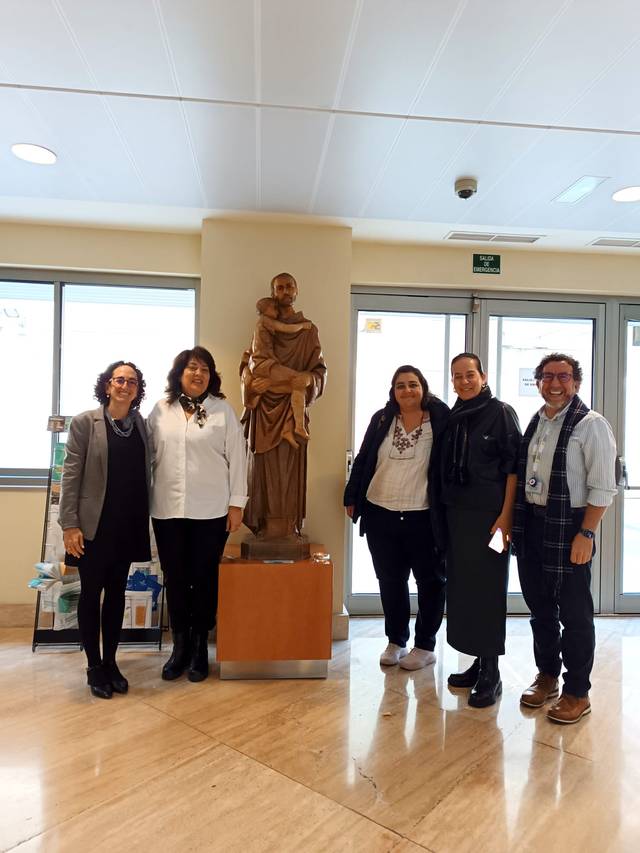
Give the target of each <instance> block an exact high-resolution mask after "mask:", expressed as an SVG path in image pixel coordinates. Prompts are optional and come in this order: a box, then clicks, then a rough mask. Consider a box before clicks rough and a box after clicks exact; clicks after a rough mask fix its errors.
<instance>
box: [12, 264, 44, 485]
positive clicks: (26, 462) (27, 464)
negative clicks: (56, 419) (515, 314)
mask: <svg viewBox="0 0 640 853" xmlns="http://www.w3.org/2000/svg"><path fill="white" fill-rule="evenodd" d="M53 297H54V290H53V285H51V284H32V283H31V282H22V281H20V282H0V364H2V370H1V371H0V396H1V399H2V400H3V401H4V403H3V408H4V412H5V415H4V416H3V417H2V418H0V468H45V469H46V468H48V467H49V457H50V453H51V433H48V432H47V418H48V416H49V415H50V414H51V400H52V385H53V362H52V354H53V316H54V314H53V312H54V307H53ZM12 401H13V402H14V404H15V405H14V406H12Z"/></svg>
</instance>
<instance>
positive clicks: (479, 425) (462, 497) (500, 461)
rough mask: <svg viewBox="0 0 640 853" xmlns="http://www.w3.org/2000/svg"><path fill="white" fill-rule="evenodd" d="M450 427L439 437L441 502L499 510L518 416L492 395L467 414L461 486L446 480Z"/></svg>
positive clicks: (514, 460)
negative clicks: (464, 475)
mask: <svg viewBox="0 0 640 853" xmlns="http://www.w3.org/2000/svg"><path fill="white" fill-rule="evenodd" d="M453 435H454V430H453V428H452V426H451V425H449V426H448V427H447V430H446V431H445V434H444V439H443V445H444V446H443V452H442V460H443V469H442V501H443V503H445V504H446V505H447V506H458V507H461V508H464V509H486V510H492V511H494V512H496V513H499V512H500V510H501V509H502V504H503V502H504V491H505V484H506V481H507V475H508V474H515V473H516V470H517V464H518V448H519V445H520V435H521V433H520V424H519V422H518V416H517V415H516V413H515V412H514V410H513V409H512V408H511V406H509V405H508V404H507V403H503V402H501V401H500V400H497V399H496V398H495V397H493V398H492V399H491V400H490V401H489V404H488V405H487V406H486V407H485V408H484V409H482V411H480V412H478V413H477V414H476V415H471V416H470V418H469V423H468V440H469V453H468V460H467V475H468V481H467V482H466V483H465V484H464V485H460V484H459V483H456V482H451V481H449V480H448V479H447V476H446V471H445V470H444V460H447V459H448V458H449V456H450V453H451V447H450V445H451V442H452V441H453Z"/></svg>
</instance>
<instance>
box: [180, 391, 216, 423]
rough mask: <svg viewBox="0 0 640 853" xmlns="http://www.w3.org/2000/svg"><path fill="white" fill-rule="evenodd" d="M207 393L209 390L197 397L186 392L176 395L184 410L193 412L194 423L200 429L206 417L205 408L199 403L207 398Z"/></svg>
mask: <svg viewBox="0 0 640 853" xmlns="http://www.w3.org/2000/svg"><path fill="white" fill-rule="evenodd" d="M208 395H209V392H208V391H205V392H204V394H200V396H199V397H189V395H188V394H180V396H179V397H178V402H179V403H180V405H181V406H182V408H183V409H184V410H185V412H189V414H190V415H192V414H193V413H194V412H195V417H196V423H197V424H198V426H199V427H200V429H202V427H203V426H204V425H205V421H206V420H207V418H208V415H207V410H206V409H205V407H204V406H202V405H201V404H202V403H203V402H204V401H205V400H206V399H207V397H208Z"/></svg>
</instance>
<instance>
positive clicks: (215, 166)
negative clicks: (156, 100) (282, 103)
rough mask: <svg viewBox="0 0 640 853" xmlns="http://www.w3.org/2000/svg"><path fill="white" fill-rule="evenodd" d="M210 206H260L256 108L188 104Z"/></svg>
mask: <svg viewBox="0 0 640 853" xmlns="http://www.w3.org/2000/svg"><path fill="white" fill-rule="evenodd" d="M185 110H186V114H187V118H188V121H189V126H190V128H191V134H192V137H193V141H194V148H195V152H196V156H197V160H198V164H199V167H200V172H201V174H202V178H203V182H204V187H205V192H206V197H207V201H206V206H207V207H211V208H225V207H226V208H229V209H231V210H252V209H254V208H255V205H256V111H255V109H254V108H253V107H233V106H218V105H217V104H186V105H185Z"/></svg>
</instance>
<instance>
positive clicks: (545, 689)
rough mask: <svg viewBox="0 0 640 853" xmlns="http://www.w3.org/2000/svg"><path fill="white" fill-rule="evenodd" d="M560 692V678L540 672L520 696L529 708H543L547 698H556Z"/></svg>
mask: <svg viewBox="0 0 640 853" xmlns="http://www.w3.org/2000/svg"><path fill="white" fill-rule="evenodd" d="M558 693H559V690H558V679H557V678H554V677H553V675H547V674H546V673H545V672H539V673H538V674H537V675H536V677H535V678H534V679H533V684H532V685H531V686H530V687H527V689H526V690H525V691H524V693H523V694H522V696H521V697H520V702H521V703H522V704H523V705H526V706H527V708H542V706H543V705H544V703H545V702H546V701H547V699H555V697H556V696H557V695H558Z"/></svg>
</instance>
